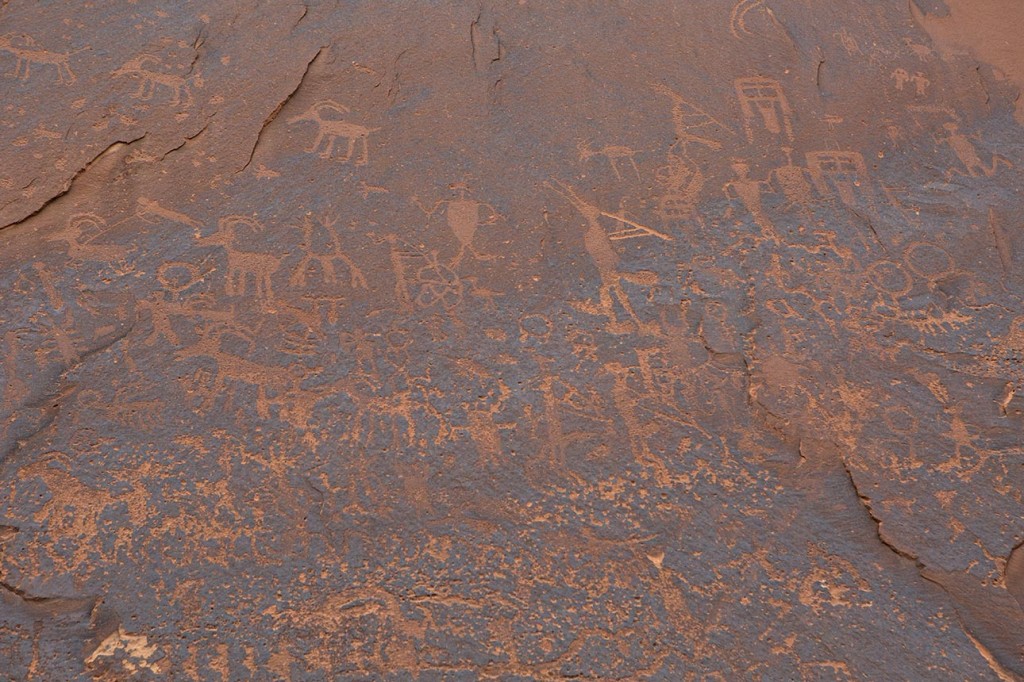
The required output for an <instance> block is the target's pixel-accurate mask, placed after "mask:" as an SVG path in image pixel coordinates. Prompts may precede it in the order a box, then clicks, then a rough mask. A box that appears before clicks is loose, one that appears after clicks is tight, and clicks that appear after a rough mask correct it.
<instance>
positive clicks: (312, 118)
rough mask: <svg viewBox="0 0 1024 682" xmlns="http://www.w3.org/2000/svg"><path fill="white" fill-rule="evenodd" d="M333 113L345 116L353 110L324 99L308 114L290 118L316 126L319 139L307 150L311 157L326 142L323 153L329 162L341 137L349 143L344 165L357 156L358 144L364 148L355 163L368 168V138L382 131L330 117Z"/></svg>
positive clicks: (294, 121)
mask: <svg viewBox="0 0 1024 682" xmlns="http://www.w3.org/2000/svg"><path fill="white" fill-rule="evenodd" d="M331 113H333V114H338V115H344V114H348V113H350V110H349V108H348V107H346V106H345V105H344V104H339V103H337V102H335V101H333V100H324V101H322V102H317V103H316V104H314V105H313V106H311V107H310V108H309V109H308V110H307V111H306V112H305V113H304V114H299V115H298V116H293V117H292V118H290V119H288V123H292V124H294V123H303V122H312V123H316V127H317V133H316V139H315V140H313V145H312V146H311V147H310V148H309V149H308V150H307V151H308V152H310V153H311V154H312V153H314V152H316V151H317V150H318V149H320V146H321V145H323V144H324V141H325V140H326V141H327V146H326V147H324V150H323V151H321V152H320V156H321V157H322V158H325V159H329V158H331V155H332V154H333V153H334V143H335V142H336V141H337V139H338V138H339V137H340V138H342V139H343V140H345V141H346V142H347V144H348V147H347V149H346V151H345V156H343V157H342V158H341V159H339V161H341V162H342V163H346V162H348V161H349V160H350V159H351V158H352V155H353V154H354V153H355V150H356V144H357V143H359V144H360V145H361V146H362V150H363V153H362V154H361V155H360V156H359V158H358V159H356V160H355V161H354V163H355V165H357V166H363V165H366V164H367V163H368V162H369V160H370V150H369V148H368V146H367V138H369V136H370V133H373V132H376V131H378V130H380V128H367V127H366V126H363V125H359V124H357V123H350V122H348V121H346V120H344V119H342V118H330V117H329V114H331Z"/></svg>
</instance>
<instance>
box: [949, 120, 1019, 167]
mask: <svg viewBox="0 0 1024 682" xmlns="http://www.w3.org/2000/svg"><path fill="white" fill-rule="evenodd" d="M942 128H943V130H945V131H946V135H945V136H944V137H941V138H937V141H938V142H944V143H946V144H947V145H949V148H950V149H952V150H953V153H954V154H956V158H958V159H959V160H960V163H962V164H963V166H964V169H965V170H966V171H967V172H966V173H964V172H962V171H959V170H950V171H949V173H948V174H947V175H952V174H953V173H958V174H960V175H967V176H969V177H972V178H977V177H981V176H984V177H987V178H990V177H992V176H993V175H995V174H996V171H997V170H998V169H999V165H1000V164H1002V165H1003V166H1005V167H1006V168H1013V164H1011V163H1010V162H1009V161H1008V160H1007V159H1005V158H1004V157H1002V156H1000V155H999V154H993V155H992V164H991V165H990V166H986V165H985V163H984V162H983V161H982V160H981V156H979V154H978V150H977V148H976V147H975V146H974V143H973V142H971V137H974V139H976V140H978V141H980V140H981V138H980V137H979V136H976V135H975V136H971V137H969V136H967V135H964V134H963V133H962V132H960V126H959V125H957V124H956V123H955V122H953V121H949V122H948V123H944V124H943V125H942Z"/></svg>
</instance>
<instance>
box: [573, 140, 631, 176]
mask: <svg viewBox="0 0 1024 682" xmlns="http://www.w3.org/2000/svg"><path fill="white" fill-rule="evenodd" d="M576 148H577V149H578V150H579V153H580V161H589V160H590V159H593V158H595V157H604V158H605V160H607V161H608V164H609V165H610V166H611V167H612V172H614V173H615V177H616V178H617V179H619V180H621V179H622V172H621V169H620V168H619V162H620V161H628V162H629V165H631V166H632V167H633V172H634V173H636V179H637V180H639V179H640V169H639V168H638V167H637V165H636V158H635V156H636V152H635V151H633V150H632V149H630V148H629V147H626V146H623V145H617V144H611V145H605V146H603V147H599V148H597V149H591V148H590V145H588V144H587V143H586V142H580V143H579V144H577V145H576Z"/></svg>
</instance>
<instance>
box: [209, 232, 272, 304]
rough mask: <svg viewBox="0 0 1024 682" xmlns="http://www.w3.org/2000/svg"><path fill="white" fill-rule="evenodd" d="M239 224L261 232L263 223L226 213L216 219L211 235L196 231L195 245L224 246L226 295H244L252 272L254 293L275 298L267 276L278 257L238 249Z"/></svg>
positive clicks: (264, 298) (263, 297) (267, 297)
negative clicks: (226, 261) (226, 267)
mask: <svg viewBox="0 0 1024 682" xmlns="http://www.w3.org/2000/svg"><path fill="white" fill-rule="evenodd" d="M239 227H246V228H248V229H249V230H251V231H253V232H262V231H263V225H261V224H260V223H259V222H257V221H256V220H254V219H252V218H249V217H246V216H238V215H234V216H227V217H225V218H221V219H220V220H219V221H217V232H215V233H214V234H211V235H209V236H206V237H204V236H202V235H201V234H200V232H199V230H196V244H197V245H199V246H219V247H221V248H223V249H224V253H225V254H226V255H227V260H228V272H227V281H226V285H225V291H226V293H227V295H228V296H244V295H245V293H246V291H247V290H248V280H249V276H250V275H251V276H252V277H253V278H254V280H255V282H256V296H257V297H258V298H259V299H261V300H263V301H271V300H273V298H274V290H273V286H272V284H271V280H270V277H271V275H272V274H273V273H274V271H275V270H277V268H278V266H279V265H280V262H281V260H280V258H279V257H278V256H276V255H274V254H270V253H258V252H255V251H240V250H238V247H237V245H236V243H235V240H236V237H237V230H238V228H239Z"/></svg>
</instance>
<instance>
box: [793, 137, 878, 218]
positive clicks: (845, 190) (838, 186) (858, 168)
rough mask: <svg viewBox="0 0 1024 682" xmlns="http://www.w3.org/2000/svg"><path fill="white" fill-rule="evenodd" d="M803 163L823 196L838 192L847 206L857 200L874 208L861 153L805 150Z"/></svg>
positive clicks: (857, 203) (872, 195)
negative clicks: (805, 161)
mask: <svg viewBox="0 0 1024 682" xmlns="http://www.w3.org/2000/svg"><path fill="white" fill-rule="evenodd" d="M807 167H808V169H809V170H810V172H811V177H812V178H813V179H814V185H815V187H816V188H817V190H818V192H819V193H821V194H822V195H823V196H835V195H838V196H839V199H840V201H842V202H843V203H844V204H846V205H847V206H850V207H856V206H858V205H859V204H861V203H865V204H867V206H868V207H869V208H871V209H873V208H874V205H875V199H874V192H872V191H871V184H870V178H869V177H868V170H867V166H866V165H865V164H864V157H863V156H861V155H860V153H859V152H851V151H822V152H809V153H808V154H807Z"/></svg>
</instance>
